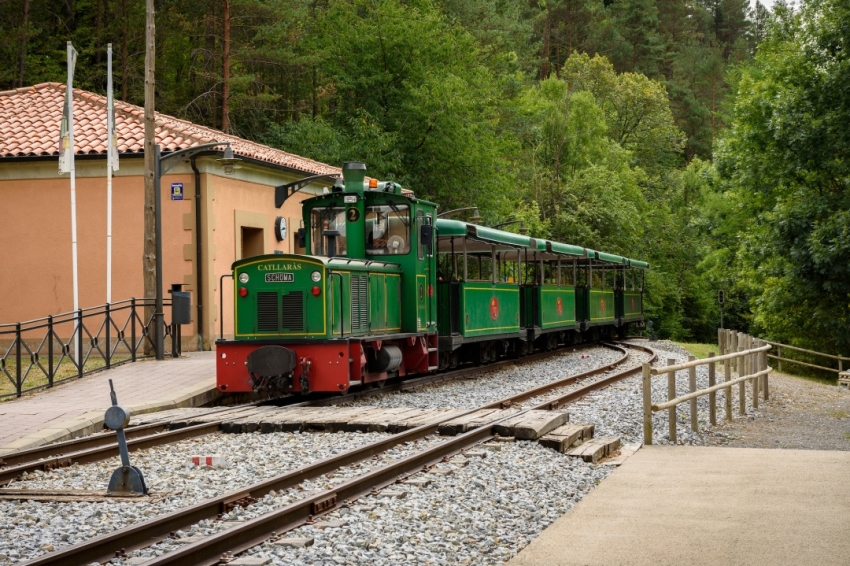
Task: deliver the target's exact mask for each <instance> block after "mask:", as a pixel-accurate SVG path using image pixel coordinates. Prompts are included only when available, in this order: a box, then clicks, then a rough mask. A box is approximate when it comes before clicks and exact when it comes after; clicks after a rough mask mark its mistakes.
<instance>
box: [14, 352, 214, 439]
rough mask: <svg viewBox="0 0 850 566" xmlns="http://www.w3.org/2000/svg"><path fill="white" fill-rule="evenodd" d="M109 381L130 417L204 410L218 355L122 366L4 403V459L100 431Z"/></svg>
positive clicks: (211, 394)
mask: <svg viewBox="0 0 850 566" xmlns="http://www.w3.org/2000/svg"><path fill="white" fill-rule="evenodd" d="M110 379H111V380H112V382H113V384H114V385H115V391H116V393H117V394H118V402H119V403H120V404H121V405H122V406H123V407H125V408H128V409H130V411H131V413H136V414H138V413H145V412H151V411H159V410H164V409H173V408H176V407H193V406H198V405H202V404H204V403H208V402H210V401H212V400H213V399H214V398H215V397H216V396H217V390H216V389H215V352H190V353H186V354H184V355H183V357H182V358H178V359H168V360H163V361H156V360H148V361H140V362H135V363H129V364H124V365H122V366H119V367H117V368H114V369H110V370H105V371H102V372H98V373H96V374H94V375H90V376H87V377H84V378H82V379H78V380H72V381H68V382H66V383H63V384H62V385H58V386H56V387H54V388H52V389H45V390H43V391H40V392H38V393H35V394H32V395H25V396H24V397H21V398H20V399H15V400H13V401H5V402H3V403H0V454H3V453H6V452H10V451H12V450H21V449H25V448H33V447H35V446H41V445H42V444H46V443H48V442H54V441H57V440H64V439H67V438H73V437H76V436H82V435H83V434H88V433H90V432H93V431H95V430H99V429H100V428H102V426H103V413H104V411H105V410H106V409H107V408H108V407H109V405H110V404H111V401H110V399H109V380H110ZM130 422H131V424H132V420H131V421H130Z"/></svg>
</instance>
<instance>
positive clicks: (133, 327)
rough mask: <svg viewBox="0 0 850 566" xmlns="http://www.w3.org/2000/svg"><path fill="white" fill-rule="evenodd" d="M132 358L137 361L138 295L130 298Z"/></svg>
mask: <svg viewBox="0 0 850 566" xmlns="http://www.w3.org/2000/svg"><path fill="white" fill-rule="evenodd" d="M130 359H131V360H132V361H134V362H135V361H136V297H133V298H132V299H130Z"/></svg>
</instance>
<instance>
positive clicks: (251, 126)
mask: <svg viewBox="0 0 850 566" xmlns="http://www.w3.org/2000/svg"><path fill="white" fill-rule="evenodd" d="M225 5H227V6H229V13H230V15H231V18H230V26H229V29H230V38H229V40H230V42H229V43H230V52H229V58H225V53H224V29H225V25H224V23H225V22H224V8H225ZM197 6H198V5H197V3H195V2H190V1H189V0H157V2H156V8H157V15H156V21H157V53H156V69H157V95H156V106H157V110H159V111H161V112H164V113H167V114H171V115H175V116H178V117H180V118H184V119H188V120H191V121H193V122H196V123H199V124H203V125H206V126H210V127H213V128H225V129H227V130H228V131H229V132H231V133H233V134H236V135H239V136H242V137H245V138H248V139H253V140H257V141H260V142H263V143H267V144H270V145H272V146H275V147H279V148H282V149H284V150H287V151H290V152H293V153H297V154H300V155H304V156H306V157H310V158H313V159H317V160H320V161H324V162H328V163H335V164H338V163H340V162H342V161H346V160H354V159H357V160H364V161H366V162H367V165H368V167H369V172H370V173H371V174H373V175H375V176H377V177H381V178H393V179H395V180H397V181H400V182H402V183H403V184H404V185H406V186H408V187H410V188H412V189H414V190H415V191H416V193H417V194H418V195H419V196H422V197H426V198H429V199H432V200H434V201H436V202H438V203H439V204H440V206H441V208H442V209H443V210H447V209H452V208H460V207H466V206H478V207H479V208H480V209H481V214H482V215H483V217H484V218H485V219H486V221H488V222H489V223H490V224H495V223H497V222H500V221H501V222H504V221H510V220H514V219H516V220H521V221H522V222H523V225H524V226H525V228H526V230H527V231H528V233H529V234H531V235H533V236H537V237H547V238H552V239H558V240H564V241H568V242H572V243H575V244H579V245H583V246H587V247H591V248H595V249H603V250H606V251H610V252H614V253H620V254H624V255H627V256H630V257H637V258H642V259H647V260H648V261H650V262H651V264H652V269H651V270H650V271H649V272H648V274H647V280H646V300H645V305H646V311H647V313H648V314H649V316H650V317H651V318H652V319H653V320H654V322H655V323H656V329H657V330H658V331H659V333H660V334H661V335H662V336H664V337H673V338H677V339H682V340H685V339H687V340H703V341H706V340H713V338H714V331H715V327H716V326H717V324H718V323H719V319H720V312H719V306H718V305H717V302H716V300H715V296H716V291H717V290H718V289H724V290H725V291H726V297H727V304H726V306H725V309H724V310H725V312H724V317H725V322H726V326H735V327H738V328H740V329H747V327H749V326H752V328H753V329H761V330H764V331H766V332H769V333H771V335H773V336H775V337H778V338H782V339H792V337H793V335H795V333H800V332H805V333H807V335H810V336H811V337H812V338H811V339H812V340H813V341H820V342H824V341H829V340H833V342H830V344H832V345H833V346H834V347H835V348H838V347H840V346H842V345H843V344H844V343H843V342H841V343H839V342H836V341H835V340H839V341H840V340H846V338H841V339H836V338H834V337H835V336H848V335H850V333H847V332H846V330H847V329H846V328H845V326H844V325H845V324H846V319H847V317H846V314H845V313H846V308H847V307H846V305H847V303H848V292H850V289H848V288H847V287H846V285H847V283H845V281H848V277H847V275H848V273H847V270H848V269H850V268H848V267H846V261H842V258H844V257H847V252H848V251H850V233H849V232H848V229H847V228H846V226H847V221H848V220H850V212H848V209H850V206H848V204H850V203H848V202H846V199H848V198H850V197H847V196H846V195H847V194H850V193H848V191H847V186H846V185H847V179H848V172H847V170H846V167H847V152H848V151H850V142H848V134H847V132H848V131H850V130H848V129H847V127H846V124H847V123H849V122H850V120H848V118H850V116H848V114H850V111H848V102H847V101H848V97H847V96H846V86H845V85H846V84H848V76H847V74H848V63H847V60H846V57H847V55H846V45H847V41H848V38H847V29H848V24H847V10H848V9H847V8H846V7H845V6H844V5H843V4H842V3H841V2H839V0H810V1H809V2H808V4H806V5H805V7H804V8H803V9H802V10H801V11H800V12H799V13H794V12H793V11H791V10H790V9H788V8H787V7H785V6H784V5H783V4H780V5H779V7H778V8H777V9H776V10H775V11H774V12H770V11H768V10H766V9H765V8H764V7H763V6H761V5H760V4H757V5H756V7H755V9H754V10H752V11H750V10H749V8H748V1H747V0H698V1H697V2H689V1H686V0H545V1H543V0H539V1H536V2H525V3H524V2H510V1H508V0H322V1H317V0H293V1H290V2H281V1H279V0H227V3H226V4H225V0H212V2H209V3H207V4H205V5H204V7H203V8H204V9H202V10H199V9H198V7H197ZM25 8H26V9H25ZM25 14H26V15H25ZM0 34H2V36H3V37H4V38H6V41H4V42H2V43H0V89H7V88H13V87H17V86H20V85H24V86H25V85H30V84H35V83H39V82H44V81H56V82H64V80H65V42H66V41H68V40H71V41H73V42H74V45H75V46H76V48H77V50H78V51H79V53H80V58H79V61H78V64H77V76H76V81H75V85H76V86H78V87H80V88H84V89H88V90H93V91H97V92H103V90H104V87H105V84H106V65H105V62H106V44H107V43H110V42H111V43H112V44H113V49H114V53H115V55H114V60H115V83H116V91H117V93H118V96H119V98H122V99H124V100H127V101H129V102H132V103H135V104H140V105H141V104H142V103H143V102H144V101H143V98H142V97H143V87H144V82H143V68H144V3H143V2H138V1H132V2H131V1H130V0H112V1H111V2H108V1H105V0H103V1H101V0H75V1H74V2H70V1H68V2H64V3H62V2H60V3H58V4H57V3H50V2H46V1H45V0H0ZM757 45H758V48H757ZM756 53H757V56H756V58H755V59H754V60H753V56H754V54H756ZM22 57H23V61H24V65H23V68H22V67H21V65H20V62H21V59H22ZM225 65H227V67H228V70H229V76H230V78H229V79H228V80H227V90H228V92H229V99H228V100H225V88H224V87H225V73H224V67H225ZM225 110H227V114H228V121H227V123H226V125H225V120H224V114H225ZM727 124H729V125H730V126H727ZM727 127H728V128H729V129H728V130H727ZM715 148H716V153H717V167H715V166H714V165H713V164H712V163H711V161H710V160H711V159H712V157H713V156H712V151H715ZM824 148H829V150H828V151H825V150H824ZM506 229H509V230H515V231H516V230H519V229H520V224H519V223H515V224H511V225H509V226H508V227H507V228H506Z"/></svg>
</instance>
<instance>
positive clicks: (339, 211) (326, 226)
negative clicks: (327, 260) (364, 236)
mask: <svg viewBox="0 0 850 566" xmlns="http://www.w3.org/2000/svg"><path fill="white" fill-rule="evenodd" d="M310 244H311V247H312V248H313V255H318V256H329V255H331V254H333V255H335V256H344V255H346V251H347V246H346V241H345V209H344V208H342V207H327V208H314V209H313V211H312V212H311V213H310ZM332 246H333V247H334V248H335V249H334V250H332V249H331V247H332Z"/></svg>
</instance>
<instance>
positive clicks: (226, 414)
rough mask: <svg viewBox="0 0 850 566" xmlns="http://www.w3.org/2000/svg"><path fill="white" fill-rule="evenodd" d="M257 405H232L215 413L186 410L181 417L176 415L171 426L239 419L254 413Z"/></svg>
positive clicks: (177, 426)
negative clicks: (198, 412)
mask: <svg viewBox="0 0 850 566" xmlns="http://www.w3.org/2000/svg"><path fill="white" fill-rule="evenodd" d="M258 408H259V407H234V408H232V409H227V410H224V411H221V412H217V413H212V412H210V413H204V414H195V413H193V412H187V413H185V414H184V416H182V417H177V418H175V419H174V420H172V421H171V423H172V424H171V428H172V429H174V428H182V427H186V426H194V425H198V424H205V423H211V422H213V421H226V420H235V419H241V418H244V417H247V416H250V415H252V414H254V413H255V412H256V411H257V409H258Z"/></svg>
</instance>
